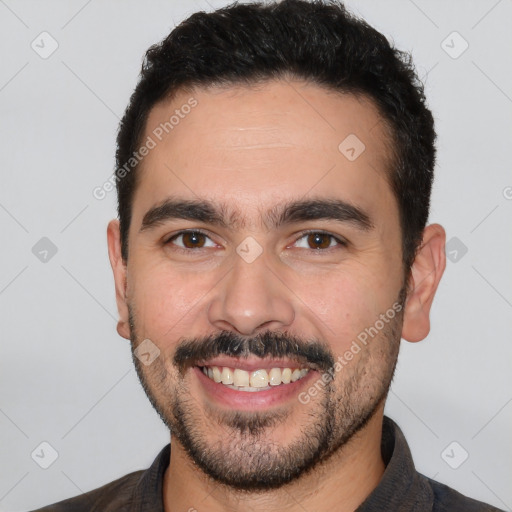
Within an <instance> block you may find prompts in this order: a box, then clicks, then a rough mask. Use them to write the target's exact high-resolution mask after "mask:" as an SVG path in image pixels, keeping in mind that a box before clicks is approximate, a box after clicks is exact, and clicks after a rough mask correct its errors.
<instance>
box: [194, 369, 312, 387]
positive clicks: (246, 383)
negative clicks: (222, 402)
mask: <svg viewBox="0 0 512 512" xmlns="http://www.w3.org/2000/svg"><path fill="white" fill-rule="evenodd" d="M198 368H199V369H200V370H201V371H202V372H203V373H204V374H205V375H206V376H207V377H208V378H209V379H211V380H213V382H216V383H218V384H222V385H224V386H226V387H229V388H231V389H235V390H237V391H245V392H261V391H266V390H268V389H272V388H273V387H275V386H286V385H288V384H290V383H291V382H295V381H297V380H300V379H302V378H303V377H305V376H306V375H307V374H308V372H309V368H293V367H286V368H280V367H272V368H269V369H266V368H259V369H257V370H253V371H247V370H243V369H241V368H230V367H229V366H221V367H219V366H199V367H198Z"/></svg>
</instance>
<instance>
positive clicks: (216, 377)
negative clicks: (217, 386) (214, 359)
mask: <svg viewBox="0 0 512 512" xmlns="http://www.w3.org/2000/svg"><path fill="white" fill-rule="evenodd" d="M213 380H214V381H215V382H220V381H221V380H222V377H221V376H220V370H219V369H218V368H217V367H216V366H214V367H213Z"/></svg>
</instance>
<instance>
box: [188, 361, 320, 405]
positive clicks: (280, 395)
mask: <svg viewBox="0 0 512 512" xmlns="http://www.w3.org/2000/svg"><path fill="white" fill-rule="evenodd" d="M193 371H194V372H195V374H196V375H197V378H198V379H199V382H200V383H201V385H202V386H203V388H204V389H205V390H206V393H207V394H208V395H209V396H210V397H211V398H213V400H214V401H215V402H217V403H220V404H222V405H224V406H226V407H229V408H231V409H233V408H236V409H238V410H242V411H252V410H255V409H264V408H267V407H270V406H277V405H281V404H283V403H284V402H286V401H288V400H291V399H295V400H298V395H299V393H300V391H301V390H302V389H303V388H305V387H307V386H308V385H309V383H310V382H311V381H312V380H313V379H315V377H318V372H317V371H315V370H309V372H308V373H307V374H306V375H305V376H304V377H302V379H299V380H296V381H295V382H290V383H289V384H279V386H273V387H272V388H271V389H267V390H265V391H237V390H235V389H233V388H230V387H228V386H225V385H224V384H222V383H220V382H215V381H213V380H212V379H210V377H207V376H206V375H205V374H204V373H203V370H201V368H199V367H198V366H195V367H194V368H193Z"/></svg>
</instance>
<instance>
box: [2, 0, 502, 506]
mask: <svg viewBox="0 0 512 512" xmlns="http://www.w3.org/2000/svg"><path fill="white" fill-rule="evenodd" d="M227 3H228V2H226V1H214V0H208V1H206V0H186V1H177V0H172V1H171V0H167V1H152V2H142V1H138V2H135V1H133V0H132V1H123V2H121V1H119V0H116V1H103V2H100V1H99V0H89V1H83V0H80V1H66V2H65V1H57V0H54V1H44V2H43V1H15V0H0V41H1V43H0V48H1V50H0V51H1V63H2V66H1V68H0V109H1V113H0V119H1V124H0V144H1V145H2V153H1V155H2V160H1V164H0V169H1V171H0V172H1V188H0V223H1V224H0V225H1V237H2V250H1V266H0V314H1V333H2V335H1V347H0V350H1V352H0V366H1V367H0V392H1V395H0V433H1V442H0V510H2V511H21V510H27V509H30V508H35V507H37V506H42V505H43V504H48V503H51V502H54V501H57V500H60V499H63V498H66V497H70V496H73V495H77V494H79V493H81V492H85V491H88V490H90V489H92V488H95V487H98V486H100V485H102V484H104V483H107V482H109V481H111V480H113V479H115V478H118V477H119V476H121V475H124V474H126V473H127V472H130V471H133V470H137V469H141V468H145V467H147V466H148V465H149V464H150V462H151V461H152V460H153V458H154V457H155V455H156V454H157V452H158V451H159V450H160V448H161V447H163V446H164V444H166V443H167V442H168V432H167V431H166V429H165V427H164V426H163V424H162V423H161V421H160V419H159V418H158V416H157V415H156V413H155V412H154V411H153V410H152V408H151V406H150V404H149V402H148V401H147V399H146V397H145V395H144V393H143V391H142V389H141V387H140V385H139V383H138V380H137V377H136V374H135V371H134V369H133V368H132V363H131V356H130V349H129V343H128V342H127V341H125V340H123V339H122V338H120V337H119V336H118V335H117V333H116V331H115V326H116V318H117V311H116V306H115V300H114V287H113V279H112V276H111V270H110V267H109V263H108V258H107V248H106V236H105V231H106V224H107V222H108V220H109V219H111V218H112V217H114V216H115V194H114V193H110V194H109V195H108V197H107V198H106V199H104V200H103V201H98V200H96V199H94V198H93V196H92V190H93V188H94V187H96V186H99V185H101V184H102V183H103V182H104V181H105V180H106V179H107V178H108V177H109V175H110V174H111V173H112V171H113V170H114V141H115V134H116V129H117V124H118V121H119V118H120V117H121V115H122V113H123V110H124V108H125V107H126V104H127V101H128V98H129V95H130V94H131V92H132V90H133V88H134V86H135V84H136V79H137V75H138V72H139V68H140V64H141V60H142V56H143V53H144V51H145V50H146V49H147V48H148V47H149V46H150V45H151V44H153V43H155V42H157V41H159V40H160V39H161V38H163V37H164V36H165V35H167V34H168V32H169V31H170V29H171V28H172V27H173V26H174V25H175V24H176V23H178V22H179V21H180V20H182V19H183V18H184V17H186V16H187V15H189V14H191V13H192V12H194V11H196V10H200V9H202V10H211V9H212V8H214V7H219V6H221V5H226V4H227ZM347 4H348V6H349V7H350V8H351V9H352V10H353V11H355V12H356V13H359V14H361V15H362V16H363V17H365V18H366V19H367V20H368V21H369V22H370V23H371V24H373V25H374V26H375V27H376V28H377V29H379V30H381V31H382V32H383V33H384V34H386V35H387V36H388V37H391V38H392V39H393V40H394V41H395V43H396V44H397V45H398V46H399V47H400V48H402V49H405V50H409V51H412V53H413V55H414V58H415V62H416V65H417V67H418V69H419V74H420V76H421V77H422V78H424V79H425V81H426V91H427V95H428V98H429V104H430V106H431V108H432V109H433V111H434V113H435V117H436V122H437V130H438V134H439V159H438V162H439V163H438V165H437V178H436V184H435V189H434V195H433V205H432V213H431V221H432V222H440V223H442V224H443V225H444V226H445V227H446V230H447V234H448V239H449V240H451V241H450V244H451V245H449V247H448V251H449V252H451V255H450V257H451V258H452V259H454V261H448V265H447V270H446V273H445V276H444V278H443V280H442V282H441V285H440V288H439V291H438V296H437V299H436V301H435V302H434V307H433V311H432V322H433V327H432V331H431V334H430V335H429V337H428V339H427V340H425V341H423V342H421V343H418V344H409V343H405V342H403V347H402V353H401V355H400V359H399V366H398V370H397V374H396V379H395V381H394V383H393V386H392V392H391V393H390V397H389V402H388V405H387V414H388V415H390V416H391V417H393V418H394V419H395V420H396V421H397V422H398V423H399V425H400V426H401V427H402V429H403V430H404V432H405V434H406V437H407V439H408V441H409V443H410V446H411V449H412V452H413V456H414V458H415V461H416V464H417V467H418V469H419V470H420V471H421V472H423V473H424V474H425V475H427V476H429V477H435V478H436V479H437V480H440V481H442V482H445V483H447V484H449V485H451V486H453V487H455V488H457V489H458V490H459V491H461V492H463V493H464V494H469V495H471V496H473V497H475V498H478V499H482V500H485V501H488V502H490V503H492V504H494V505H496V506H498V507H500V508H503V509H507V510H510V509H511V507H512V487H511V485H510V482H512V463H511V460H512V446H511V445H512V443H511V439H510V432H511V428H510V427H511V423H512V421H511V420H512V403H511V402H512V371H511V361H512V343H511V339H510V338H511V336H510V332H511V327H512V325H511V324H512V271H511V262H512V235H511V234H512V230H511V222H510V220H511V213H512V200H511V199H512V173H511V172H510V160H511V158H510V136H511V135H512V130H511V128H512V127H511V125H512V99H511V96H512V73H511V66H510V64H511V55H510V52H511V48H512V31H511V30H510V20H511V19H512V3H511V2H510V0H501V1H496V0H485V1H484V0H481V1H478V2H474V1H473V2H468V1H462V0H460V1H450V2H441V1H435V2H434V1H426V0H415V1H408V0H401V1H398V0H395V1H386V2H378V1H367V0H365V1H350V2H347ZM43 31H47V32H48V33H49V34H51V37H52V38H53V39H54V40H56V41H57V43H58V45H59V46H58V48H57V50H56V51H55V52H54V53H53V54H52V55H50V56H49V57H48V58H46V59H43V58H42V57H41V56H40V54H39V53H37V52H36V51H35V50H34V49H33V48H32V47H31V43H32V42H33V41H35V42H34V45H39V46H36V48H37V49H38V51H39V52H40V53H41V52H44V51H46V52H47V51H49V50H50V49H51V44H52V41H51V40H50V39H49V38H48V36H39V34H41V32H43ZM454 31H456V32H457V33H458V34H459V35H457V34H452V33H453V32H454ZM45 38H46V39H45ZM41 39H43V42H41ZM443 41H444V43H443ZM465 41H467V43H468V44H469V47H468V48H467V50H466V51H464V52H463V53H461V52H462V50H463V49H464V47H465V44H466V43H465ZM43 46H44V47H43ZM455 57H456V58H455ZM43 237H47V238H48V239H49V240H51V242H52V243H53V244H54V246H55V248H56V249H57V252H56V254H54V255H53V254H52V252H51V250H49V249H48V241H47V240H45V241H42V242H40V239H41V238H43ZM454 237H455V238H454ZM38 243H39V245H36V244H38ZM34 246H36V248H35V249H33V247H34ZM464 247H465V248H467V253H465V254H464V250H465V249H464ZM44 250H49V252H48V253H44ZM454 251H455V252H454ZM34 253H35V254H34ZM41 258H42V259H43V261H41ZM45 258H46V260H45ZM43 441H45V442H47V443H49V444H50V445H51V447H53V450H55V451H56V452H57V453H58V458H57V459H56V460H55V461H54V462H53V463H52V464H51V465H50V466H49V467H48V468H47V469H43V468H42V467H40V465H45V464H48V463H50V462H52V457H51V455H52V453H53V452H52V449H50V448H48V447H45V446H46V445H43V447H41V446H40V444H41V442H43ZM454 441H455V442H456V443H457V444H451V443H452V442H454ZM466 452H467V453H468V454H469V457H468V458H467V460H465V461H464V462H463V463H462V464H461V462H462V461H463V459H464V457H465V456H466V455H465V454H466ZM31 454H34V455H33V456H31ZM37 454H39V456H37ZM450 464H451V466H458V468H457V469H453V468H452V467H451V466H450ZM195 506H196V508H197V509H198V510H201V504H200V503H196V504H195Z"/></svg>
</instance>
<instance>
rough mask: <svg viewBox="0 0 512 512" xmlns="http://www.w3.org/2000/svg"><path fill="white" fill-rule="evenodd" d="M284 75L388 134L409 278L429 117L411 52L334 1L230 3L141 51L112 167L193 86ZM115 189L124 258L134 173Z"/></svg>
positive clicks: (421, 209)
mask: <svg viewBox="0 0 512 512" xmlns="http://www.w3.org/2000/svg"><path fill="white" fill-rule="evenodd" d="M283 77H293V78H296V79H299V80H305V81H307V82H309V83H312V84H317V85H320V86H323V87H326V88H328V89H330V90H335V91H339V92H342V93H351V94H355V95H362V96H365V97H368V98H370V99H371V100H373V102H374V103H375V105H376V106H377V108H378V111H379V113H380V115H381V117H382V118H383V120H384V121H385V124H386V126H387V128H388V129H389V132H390V134H391V142H392V143H391V144H390V148H391V149H390V153H391V157H390V163H389V164H388V166H389V167H390V168H389V172H388V175H387V177H388V179H389V183H390V186H391V188H392V190H393V193H394V194H395V196H396V199H397V202H398V208H399V212H400V223H401V230H402V259H403V263H404V269H405V271H406V273H408V271H409V269H410V266H411V264H412V262H413V261H414V257H415V254H416V251H417V249H418V247H419V244H420V242H421V235H422V232H423V229H424V228H425V225H426V223H427V219H428V214H429V207H430V194H431V189H432V181H433V169H434V165H435V138H436V134H435V130H434V121H433V117H432V114H431V112H430V110H429V109H428V108H427V106H426V102H425V95H424V89H423V84H422V83H421V81H420V80H419V79H418V77H417V74H416V72H415V69H414V66H413V63H412V58H411V56H410V54H408V53H406V52H402V51H399V50H397V49H396V48H395V47H394V46H393V45H392V44H390V43H389V42H388V40H387V39H386V38H385V37H384V35H382V34H381V33H380V32H378V31H377V30H375V29H374V28H372V27H371V26H369V25H368V24H367V23H366V22H365V21H364V20H361V19H359V18H357V17H355V16H354V15H352V14H350V13H349V12H348V11H347V10H346V9H345V7H344V5H343V4H342V3H341V2H340V1H338V0H312V1H307V0H282V1H280V2H272V3H263V2H257V3H249V4H244V3H242V4H241V3H239V2H234V3H232V4H230V5H228V6H226V7H223V8H221V9H217V10H215V11H213V12H209V13H206V12H197V13H194V14H192V15H191V16H190V17H189V18H187V19H186V20H185V21H183V22H182V23H180V24H179V25H178V26H177V27H176V28H174V29H173V30H172V32H171V33H170V34H169V35H168V36H167V37H166V38H165V39H164V40H163V41H161V42H160V43H158V44H156V45H153V46H151V47H150V48H149V50H148V51H147V52H146V55H145V59H144V62H143V64H142V69H141V73H140V78H139V82H138V84H137V86H136V88H135V91H134V93H133V94H132V96H131V98H130V102H129V105H128V107H127V109H126V111H125V113H124V117H123V119H122V120H121V122H120V125H119V131H118V135H117V151H116V164H117V170H118V171H119V170H120V169H121V168H122V167H123V166H126V162H128V161H129V160H130V158H131V157H132V155H133V153H134V152H135V151H137V149H138V148H139V147H140V145H141V143H142V137H143V136H144V131H145V127H146V122H147V118H148V115H149V112H150V110H151V109H152V107H153V106H154V105H155V104H156V103H158V102H160V101H163V100H166V99H172V97H173V96H174V95H176V93H177V92H178V91H181V90H188V89H190V90H192V89H193V88H194V87H208V86H212V85H220V86H226V87H229V86H233V85H251V84H255V83H257V82H262V81H266V80H273V79H274V80H275V79H280V78H283ZM340 142H341V141H340ZM125 168H126V167H125ZM116 172H117V171H116ZM116 186H117V193H118V214H119V220H120V231H121V244H122V257H123V259H124V260H127V259H128V230H129V227H130V220H131V210H132V200H133V196H134V191H135V188H136V186H137V168H136V166H135V167H134V169H133V170H132V172H124V173H123V178H122V179H117V180H116Z"/></svg>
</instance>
